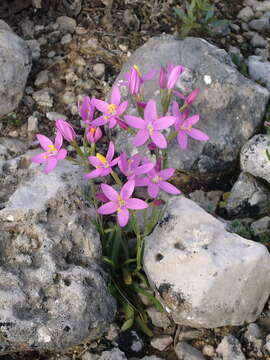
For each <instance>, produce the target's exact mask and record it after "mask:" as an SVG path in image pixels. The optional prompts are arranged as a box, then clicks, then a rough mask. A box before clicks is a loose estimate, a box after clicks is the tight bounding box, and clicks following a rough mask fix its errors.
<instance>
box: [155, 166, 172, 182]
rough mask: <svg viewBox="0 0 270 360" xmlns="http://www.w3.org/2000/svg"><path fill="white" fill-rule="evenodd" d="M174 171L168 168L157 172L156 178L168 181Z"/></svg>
mask: <svg viewBox="0 0 270 360" xmlns="http://www.w3.org/2000/svg"><path fill="white" fill-rule="evenodd" d="M174 172H175V169H173V168H169V169H164V170H161V171H159V173H158V176H160V177H161V178H162V179H163V180H168V179H169V178H171V177H172V176H173V174H174Z"/></svg>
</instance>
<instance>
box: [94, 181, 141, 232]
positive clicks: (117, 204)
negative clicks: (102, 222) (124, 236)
mask: <svg viewBox="0 0 270 360" xmlns="http://www.w3.org/2000/svg"><path fill="white" fill-rule="evenodd" d="M134 188H135V182H134V180H129V181H128V182H126V183H125V185H124V186H123V187H122V189H121V190H120V193H118V192H117V191H116V190H114V188H113V187H111V186H109V185H107V184H101V189H102V191H103V193H104V195H105V196H106V197H107V198H108V199H109V202H107V203H106V204H104V205H102V206H100V207H99V208H98V213H99V214H102V215H108V214H112V213H114V212H116V211H117V222H118V224H119V225H120V226H121V227H123V226H126V225H127V223H128V219H129V211H128V209H132V210H141V209H146V208H147V207H148V204H147V203H146V202H145V201H143V200H141V199H137V198H131V195H132V193H133V191H134Z"/></svg>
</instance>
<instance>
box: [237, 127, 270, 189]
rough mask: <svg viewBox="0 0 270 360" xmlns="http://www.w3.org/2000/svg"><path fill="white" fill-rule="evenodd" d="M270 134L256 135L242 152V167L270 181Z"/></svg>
mask: <svg viewBox="0 0 270 360" xmlns="http://www.w3.org/2000/svg"><path fill="white" fill-rule="evenodd" d="M266 150H268V151H269V152H270V135H262V134H259V135H255V136H253V138H251V139H250V140H249V141H248V142H247V143H246V144H245V145H244V146H243V148H242V150H241V154H240V164H241V169H242V170H243V171H245V172H248V173H250V174H252V175H253V176H256V177H259V178H261V179H264V180H266V181H267V182H268V183H270V160H268V158H267V155H266Z"/></svg>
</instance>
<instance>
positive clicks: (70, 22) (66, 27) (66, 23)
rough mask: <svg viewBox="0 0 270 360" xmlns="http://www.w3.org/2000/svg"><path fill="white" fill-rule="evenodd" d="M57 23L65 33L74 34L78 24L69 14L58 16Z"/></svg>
mask: <svg viewBox="0 0 270 360" xmlns="http://www.w3.org/2000/svg"><path fill="white" fill-rule="evenodd" d="M56 23H57V24H58V26H59V30H60V31H62V32H63V33H71V34H73V33H74V31H75V29H76V26H77V23H76V20H74V19H73V18H71V17H68V16H60V17H59V18H57V20H56Z"/></svg>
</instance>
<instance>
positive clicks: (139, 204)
mask: <svg viewBox="0 0 270 360" xmlns="http://www.w3.org/2000/svg"><path fill="white" fill-rule="evenodd" d="M126 207H127V208H128V209H133V210H141V209H146V208H147V207H148V204H147V203H146V202H145V201H143V200H141V199H137V198H130V199H127V200H126Z"/></svg>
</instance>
